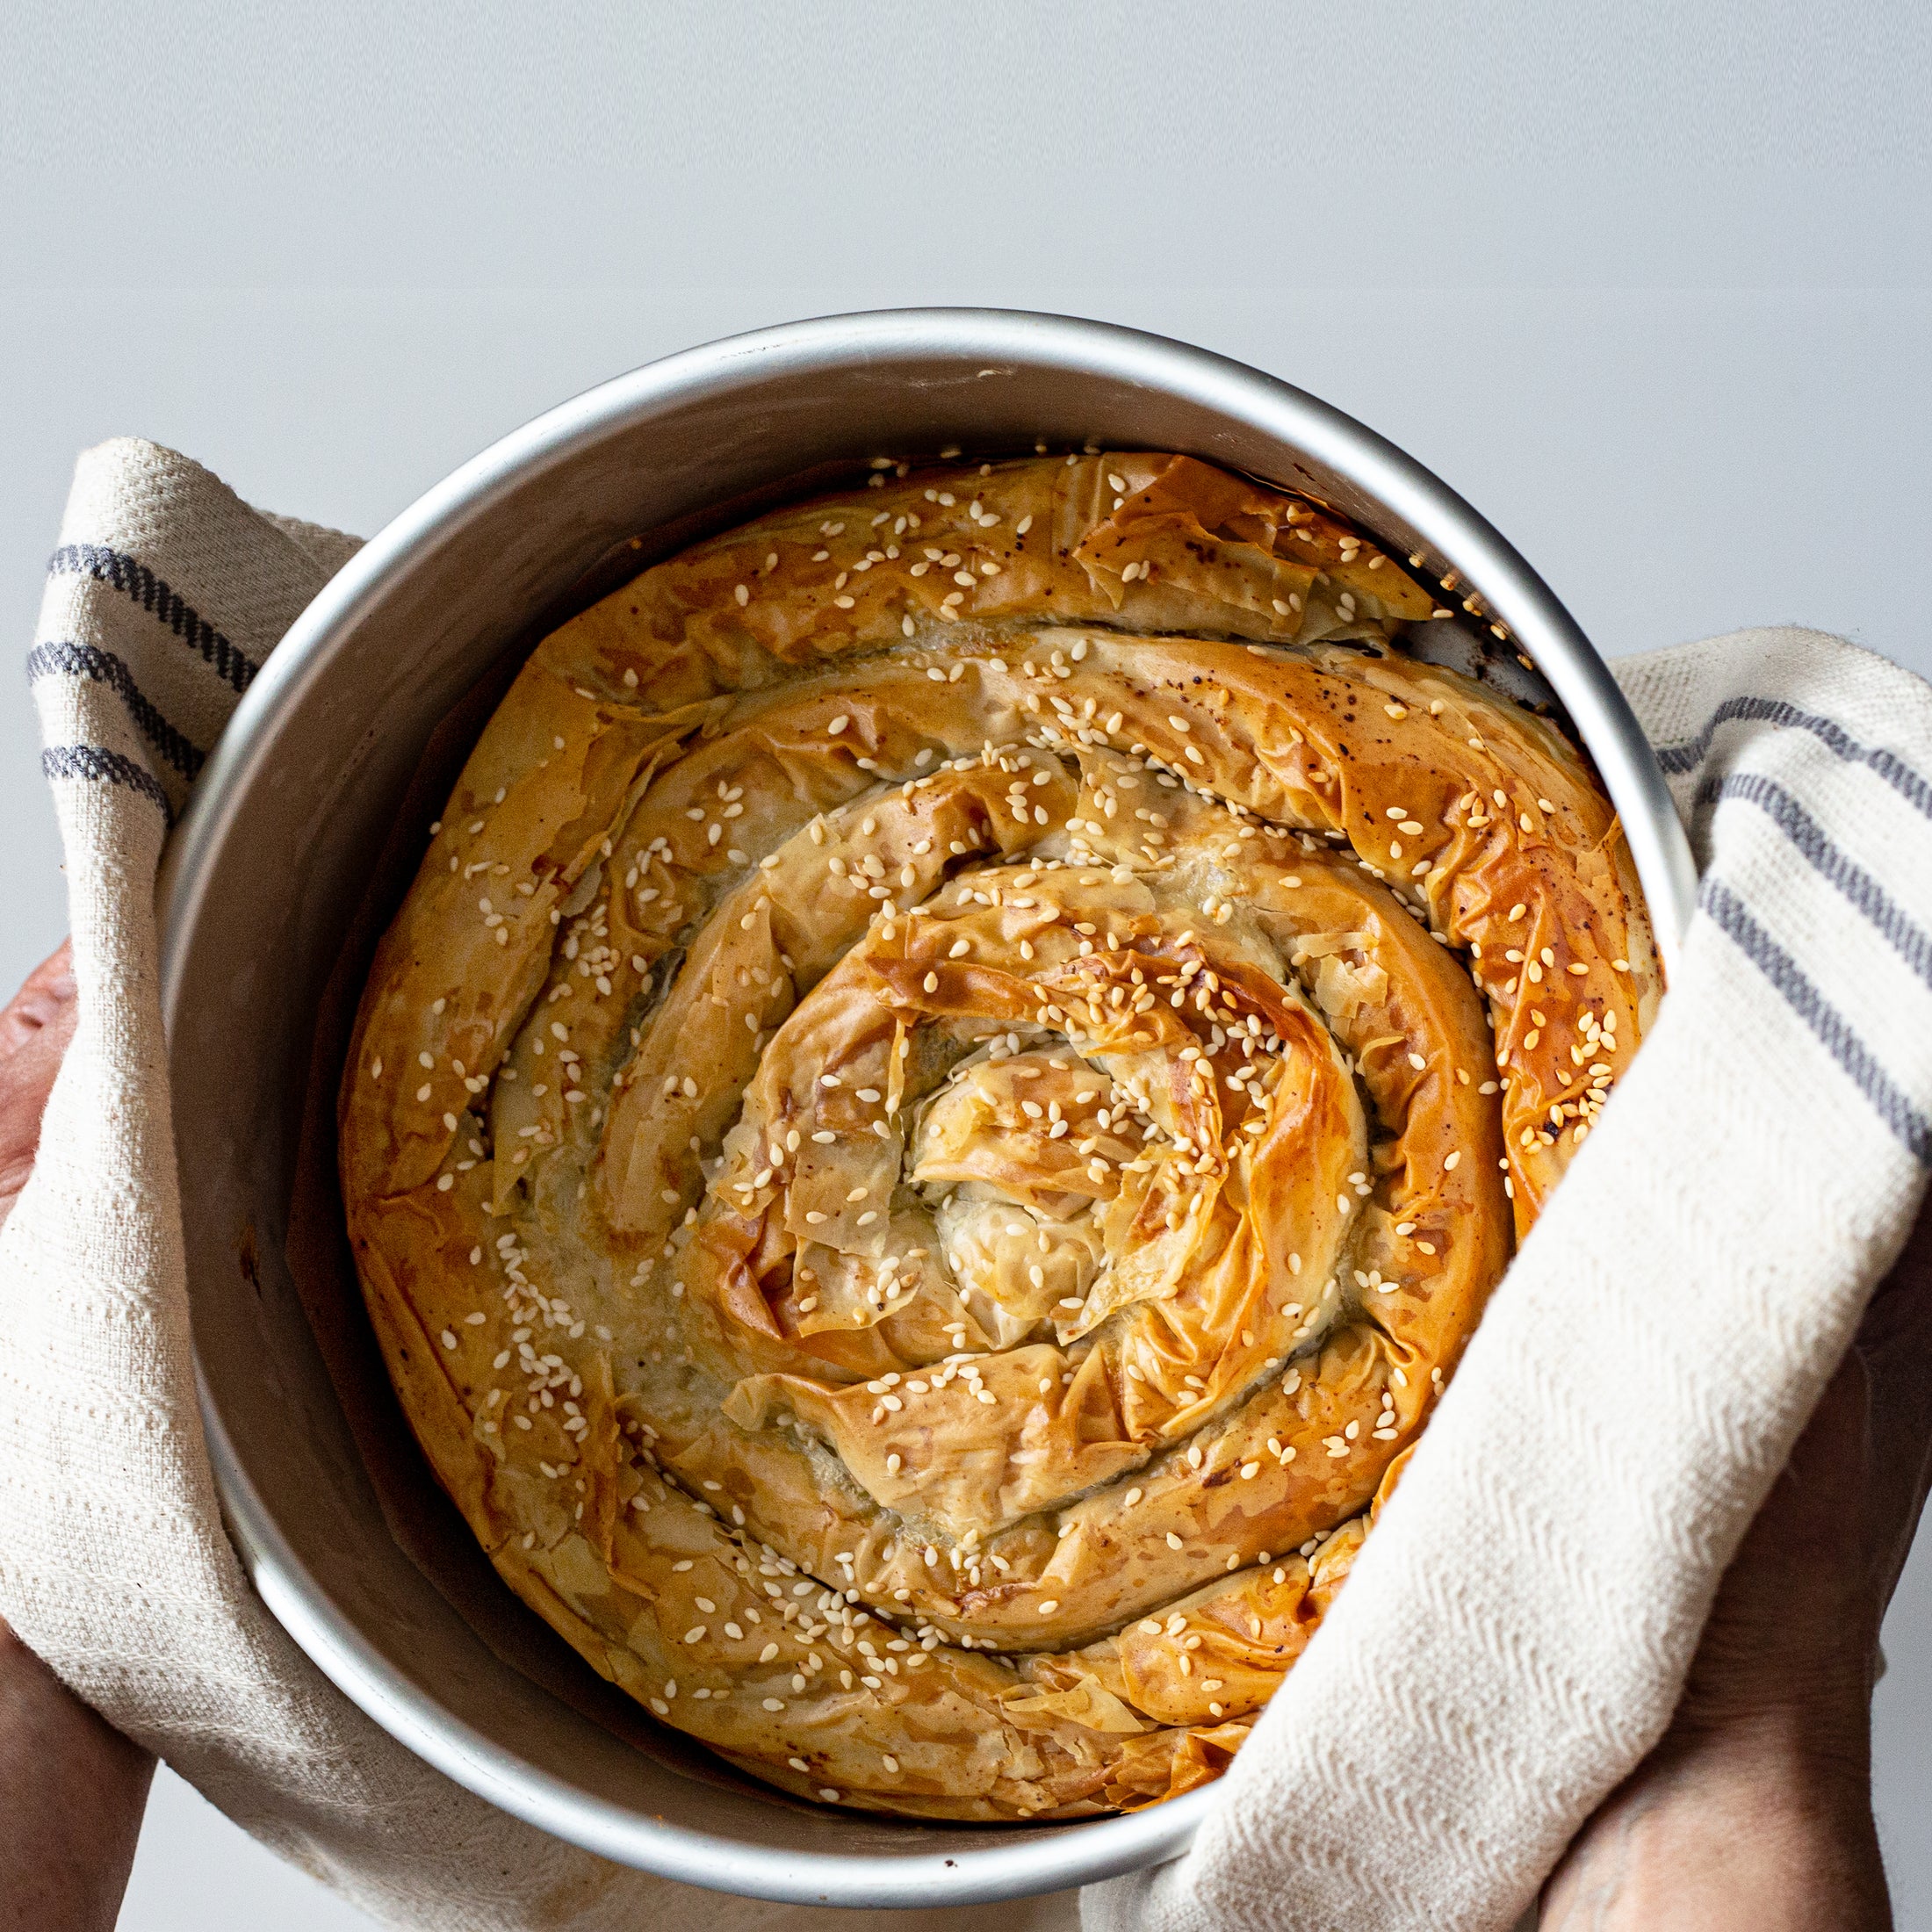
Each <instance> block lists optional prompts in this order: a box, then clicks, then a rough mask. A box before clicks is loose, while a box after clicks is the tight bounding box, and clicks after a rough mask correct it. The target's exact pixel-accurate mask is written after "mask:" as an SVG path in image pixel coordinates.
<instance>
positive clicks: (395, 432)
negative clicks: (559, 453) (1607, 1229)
mask: <svg viewBox="0 0 1932 1932" xmlns="http://www.w3.org/2000/svg"><path fill="white" fill-rule="evenodd" d="M1590 11H1591V17H1590V18H1584V17H1583V15H1582V10H1575V9H1570V8H1568V7H1564V6H1560V5H1557V4H1547V5H1545V6H1541V7H1533V6H1532V7H1521V6H1504V5H1500V4H1497V5H1478V4H1461V5H1458V4H1445V0H1438V4H1420V0H1401V4H1384V5H1381V6H1375V7H1373V8H1370V7H1362V8H1347V9H1329V10H1323V11H1313V10H1308V9H1304V8H1301V7H1295V6H1289V5H1258V4H1234V5H1223V6H1219V7H1215V8H1214V9H1211V10H1210V9H1206V8H1202V9H1184V8H1176V7H1163V8H1157V7H1154V6H1151V5H1147V6H1136V5H1124V4H1123V5H1099V4H1085V5H1079V4H1067V0H1062V4H1059V5H1057V6H1056V7H1051V8H1034V7H1028V6H1025V5H1020V4H1011V0H980V4H968V5H961V6H956V7H952V8H948V9H946V10H943V11H941V10H935V9H908V8H905V7H903V6H888V5H883V4H871V0H848V4H842V5H840V6H837V7H833V6H826V5H822V4H809V0H790V4H787V5H785V6H784V7H783V8H782V9H780V8H778V7H759V6H753V5H740V4H728V0H708V4H702V5H691V6H680V5H656V6H653V5H648V4H645V5H638V4H631V5H627V6H616V5H612V6H606V7H591V6H582V5H551V6H546V7H541V8H531V7H526V6H522V5H515V6H511V5H502V4H484V5H472V6H467V7H464V8H461V9H456V8H451V7H448V6H437V5H418V6H415V7H412V8H409V9H395V8H389V7H381V8H378V7H376V6H374V5H372V4H367V0H354V4H349V0H342V4H335V5H333V6H329V7H327V8H322V7H306V8H305V7H301V6H298V5H288V6H283V7H278V8H277V9H275V10H273V11H268V10H263V11H259V12H256V13H247V12H243V11H238V10H234V9H228V8H220V7H215V6H210V5H205V4H187V0H170V4H169V6H168V8H167V9H166V10H165V11H162V10H158V9H155V8H151V7H145V6H141V5H137V4H132V0H94V4H79V5H75V4H68V5H62V6H61V7H60V8H59V9H58V11H55V10H54V9H53V8H51V7H42V6H39V5H29V6H26V7H25V8H23V7H21V6H20V5H18V4H16V5H15V6H13V7H11V8H9V9H7V10H5V13H4V18H0V634H4V635H5V636H7V637H11V638H12V640H13V648H14V649H16V650H17V651H18V652H21V653H23V654H24V653H25V650H26V648H27V647H28V645H30V643H31V642H32V632H33V625H34V618H35V611H36V608H37V604H38V599H39V591H40V570H41V566H42V564H43V562H44V559H45V556H46V553H47V551H48V549H49V548H50V547H51V545H52V542H53V536H54V526H55V523H56V521H57V519H58V516H59V513H60V506H61V498H62V494H63V493H64V490H65V487H66V480H67V476H68V470H69V467H70V465H71V462H72V458H73V455H74V452H75V451H76V450H77V449H79V448H81V447H83V445H85V444H87V443H90V442H93V441H96V440H97V439H98V438H100V437H102V436H108V435H111V434H116V433H121V432H133V433H137V434H140V435H143V436H152V437H155V438H156V439H158V440H160V441H162V442H164V443H171V444H173V445H175V446H176V447H177V448H180V449H183V450H185V451H189V452H191V454H193V455H195V456H197V457H198V458H201V459H202V460H203V461H205V462H206V463H208V464H210V465H212V466H213V468H215V469H216V470H217V471H219V472H220V473H221V474H222V475H223V476H224V477H226V478H227V479H228V480H229V481H230V482H232V483H233V484H234V486H235V487H236V488H238V489H239V490H240V491H241V493H242V494H244V495H245V496H247V497H249V499H250V500H251V501H255V502H257V503H261V504H263V505H264V506H267V507H270V508H276V509H280V510H285V511H288V512H292V513H294V514H297V515H303V516H306V517H310V518H314V519H317V520H321V521H324V522H328V523H335V524H337V525H339V526H341V527H343V528H346V529H350V530H358V531H362V532H364V533H366V532H369V531H371V530H375V529H376V528H377V527H378V526H379V525H380V524H381V523H383V522H384V521H385V520H386V518H387V517H389V516H390V515H393V514H394V512H395V511H397V510H398V509H400V508H401V507H402V506H403V505H404V504H405V503H407V501H409V500H410V499H411V498H412V497H413V496H415V494H417V493H418V492H419V491H421V490H422V488H424V487H427V486H428V485H429V484H430V483H431V482H433V481H434V480H435V479H436V478H437V477H438V476H440V475H441V474H442V473H443V472H444V471H446V470H447V469H449V468H450V467H451V465H453V464H455V463H456V462H458V461H459V460H460V459H461V458H464V457H466V456H468V455H470V454H472V452H473V451H475V450H476V449H477V448H479V446H480V445H482V444H483V443H487V442H488V441H489V440H491V439H492V438H493V437H494V436H497V435H498V434H500V433H501V431H503V430H504V429H508V428H509V427H511V426H513V425H514V424H515V423H516V422H519V421H521V420H522V419H523V418H524V417H526V416H528V415H532V414H534V413H535V412H537V410H539V409H541V408H543V407H545V406H546V405H548V404H549V403H551V402H553V401H556V400H559V399H560V398H562V397H564V396H566V395H567V394H569V393H572V392H573V391H575V390H577V389H580V388H582V387H584V386H588V384H590V383H593V382H595V381H596V380H598V379H599V378H602V377H604V376H608V375H610V374H613V373H615V372H616V371H620V370H622V369H624V368H627V367H630V366H631V365H633V364H637V363H639V362H642V361H645V360H647V359H649V358H650V357H654V356H658V355H660V354H663V353H665V352H667V351H669V350H674V349H677V348H680V347H682V346H684V345H686V344H688V343H690V342H697V341H701V340H703V339H705V338H708V337H710V336H714V335H722V334H726V333H729V332H732V331H734V330H738V329H742V328H752V327H755V326H757V325H759V324H761V323H764V322H768V321H780V320H783V319H785V318H788V317H791V316H796V315H803V314H816V313H823V312H825V311H828V310H837V309H846V308H858V307H868V306H886V305H891V304H898V303H914V302H983V303H994V304H1005V305H1011V306H1024V307H1034V308H1047V309H1056V310H1063V311H1071V312H1077V313H1080V314H1091V315H1098V316H1104V317H1107V318H1108V319H1111V320H1115V321H1125V322H1131V323H1135V324H1137V325H1139V326H1141V327H1144V328H1155V329H1159V330H1163V331H1164V332H1167V333H1169V334H1172V335H1179V336H1184V337H1186V338H1188V339H1190V340H1193V341H1195V342H1200V343H1203V344H1206V345H1207V346H1208V347H1211V348H1214V349H1216V350H1222V351H1224V352H1226V353H1228V354H1230V355H1234V356H1237V357H1242V358H1244V359H1245V360H1247V361H1249V362H1251V363H1254V364H1258V365H1259V366H1260V367H1262V368H1265V369H1267V370H1271V371H1275V372H1276V373H1279V374H1280V375H1283V376H1286V377H1287V378H1290V379H1292V380H1293V381H1294V382H1297V383H1299V384H1301V385H1302V386H1305V387H1307V388H1310V389H1312V390H1314V391H1316V393H1319V394H1321V395H1323V396H1325V397H1327V398H1329V399H1330V400H1332V401H1334V402H1336V403H1338V404H1339V405H1340V406H1341V407H1344V408H1345V409H1348V410H1350V411H1351V412H1352V413H1353V414H1355V415H1359V416H1360V417H1362V418H1364V419H1365V420H1366V421H1367V422H1371V423H1373V425H1374V426H1375V427H1377V428H1378V429H1381V430H1383V431H1384V432H1385V433H1387V434H1388V435H1389V436H1393V437H1394V438H1395V440H1396V441H1397V442H1399V443H1402V444H1403V445H1405V446H1406V447H1407V448H1408V449H1409V450H1410V451H1413V452H1414V453H1415V454H1416V455H1417V456H1418V457H1420V458H1422V460H1423V461H1424V462H1425V463H1427V464H1429V465H1431V467H1433V468H1434V469H1436V470H1437V471H1438V472H1439V473H1440V474H1442V475H1443V476H1444V477H1445V478H1446V479H1448V480H1449V481H1450V482H1451V483H1453V485H1455V487H1457V488H1459V489H1460V490H1461V491H1462V492H1463V493H1464V494H1466V495H1467V496H1468V497H1469V498H1470V499H1471V500H1472V501H1474V502H1475V503H1476V504H1477V505H1478V506H1479V507H1480V508H1481V509H1482V510H1484V511H1485V512H1486V513H1487V514H1488V515H1489V516H1490V517H1491V518H1493V519H1494V520H1495V521H1496V523H1498V524H1499V525H1500V526H1501V527H1502V528H1503V530H1505V531H1506V532H1507V533H1508V534H1509V535H1510V537H1512V538H1513V539H1514V540H1515V541H1516V543H1517V544H1518V545H1519V546H1520V547H1521V548H1522V549H1523V551H1525V553H1526V554H1527V555H1528V556H1529V558H1530V559H1531V560H1532V562H1533V563H1535V564H1536V565H1537V566H1539V568H1540V569H1541V570H1542V572H1543V573H1544V574H1545V575H1546V577H1547V578H1548V579H1549V580H1550V581H1551V583H1552V584H1553V585H1554V587H1555V588H1556V590H1557V591H1558V593H1559V594H1560V595H1561V596H1563V597H1564V598H1565V599H1566V600H1567V601H1568V602H1569V604H1570V606H1571V608H1572V609H1573V610H1575V613H1576V615H1577V616H1578V617H1579V618H1580V619H1581V621H1582V624H1583V625H1584V627H1585V629H1586V630H1587V631H1590V634H1591V635H1592V636H1593V637H1594V638H1596V639H1597V642H1598V644H1599V645H1601V646H1602V648H1603V649H1604V651H1605V652H1608V653H1610V654H1611V655H1618V654H1622V653H1626V652H1636V651H1643V650H1648V649H1652V648H1654V647H1657V646H1661V645H1668V644H1671V643H1675V642H1677V641H1679V640H1681V639H1683V638H1692V637H1697V636H1700V635H1703V634H1705V633H1708V632H1711V631H1719V630H1728V629H1732V628H1735V627H1738V626H1741V625H1745V624H1756V623H1764V622H1775V621H1787V620H1796V621H1800V622H1804V623H1808V624H1817V625H1820V626H1822V627H1825V628H1827V629H1830V630H1835V631H1842V632H1844V633H1846V634H1848V635H1849V636H1851V637H1853V638H1857V639H1858V640H1859V641H1861V642H1863V643H1864V644H1867V645H1870V646H1871V648H1872V649H1874V650H1878V651H1883V652H1888V653H1890V654H1891V655H1892V656H1895V657H1897V658H1899V659H1900V660H1903V661H1905V662H1907V663H1908V664H1911V665H1913V666H1914V667H1915V668H1917V669H1919V670H1921V671H1923V672H1927V673H1928V674H1932V631H1928V624H1927V614H1926V606H1927V602H1928V599H1927V597H1926V595H1925V592H1924V590H1923V588H1921V585H1920V582H1919V573H1920V572H1921V570H1922V569H1923V568H1924V566H1925V562H1926V558H1927V532H1928V527H1932V486H1928V481H1927V472H1928V456H1927V446H1928V428H1932V412H1928V389H1932V379H1928V373H1927V371H1928V366H1932V137H1928V122H1927V119H1926V117H1925V114H1924V103H1925V101H1926V100H1927V98H1928V80H1932V30H1928V25H1927V18H1926V15H1925V12H1924V10H1922V9H1921V8H1917V7H1915V6H1913V5H1910V4H1899V0H1883V4H1870V0H1868V4H1863V5H1860V6H1857V7H1852V6H1849V5H1841V6H1836V7H1832V6H1826V7H1822V8H1821V7H1819V6H1817V5H1816V4H1755V5H1748V6H1747V5H1742V4H1703V5H1695V4H1692V5H1685V4H1677V5H1676V6H1669V7H1667V6H1664V5H1661V4H1646V0H1636V4H1626V5H1625V6H1623V7H1620V8H1618V9H1614V10H1611V9H1603V10H1590ZM36 749H37V734H36V728H35V724H34V719H33V717H32V708H31V705H30V704H29V703H28V700H27V697H26V694H25V688H24V684H23V682H22V681H20V680H19V679H18V677H16V679H15V680H14V681H13V682H12V683H11V687H10V686H9V685H8V684H7V683H6V682H5V681H4V680H0V824H4V826H5V837H4V840H0V905H4V906H5V907H6V908H7V913H6V917H5V918H4V919H0V980H4V981H5V982H6V983H7V984H9V985H11V983H12V982H13V981H14V980H16V979H17V978H18V977H19V976H20V974H22V973H23V972H24V971H25V970H26V969H27V967H28V966H30V965H31V964H32V962H34V961H35V960H37V959H38V958H40V956H41V955H43V954H44V953H45V952H47V950H49V949H50V948H52V946H53V945H54V943H55V942H56V941H57V940H58V939H59V937H60V935H61V932H62V931H63V929H64V926H65V918H66V915H65V908H64V899H63V887H62V883H61V875H60V870H59V866H60V854H59V850H58V847H57V842H56V840H55V837H54V820H53V814H52V811H51V809H50V807H49V805H48V804H47V798H46V797H45V794H44V790H43V788H42V786H41V784H40V779H39V776H38V772H37V768H36V761H35V754H36ZM1660 1292H1680V1293H1681V1292H1691V1290H1690V1287H1689V1285H1676V1284H1670V1283H1668V1282H1663V1283H1660ZM1928 1549H1932V1539H1924V1540H1923V1541H1921V1549H1920V1551H1919V1553H1918V1555H1917V1558H1916V1560H1915V1562H1914V1567H1913V1568H1912V1569H1911V1570H1910V1571H1909V1572H1908V1573H1907V1579H1906V1582H1905V1585H1904V1587H1903V1589H1902V1590H1901V1592H1900V1597H1899V1600H1898V1602H1897V1604H1895V1606H1894V1609H1893V1611H1892V1618H1891V1621H1890V1624H1889V1625H1888V1626H1887V1633H1886V1636H1887V1649H1888V1653H1889V1655H1890V1659H1891V1669H1890V1673H1889V1675H1888V1676H1887V1677H1886V1679H1885V1683H1883V1684H1882V1685H1881V1687H1880V1690H1879V1694H1878V1712H1877V1720H1876V1721H1877V1742H1878V1804H1879V1813H1880V1820H1881V1827H1882V1830H1883V1834H1884V1839H1885V1851H1886V1856H1887V1859H1888V1862H1889V1864H1890V1866H1891V1870H1892V1875H1893V1880H1894V1888H1895V1892H1896V1894H1897V1900H1898V1908H1899V1916H1900V1924H1901V1926H1903V1927H1905V1928H1918V1932H1932V1554H1928ZM271 1915H272V1919H273V1921H274V1922H276V1923H278V1924H280V1925H283V1926H286V1927H289V1928H324V1927H345V1926H348V1925H351V1924H356V1923H360V1922H363V1921H359V1920H358V1919H357V1916H356V1915H355V1914H351V1913H350V1912H348V1911H347V1910H346V1909H345V1908H343V1907H340V1906H339V1905H337V1904H336V1903H335V1901H334V1900H332V1899H331V1898H329V1897H328V1895H327V1894H325V1893H323V1892H321V1890H320V1888H318V1887H316V1886H315V1885H313V1884H312V1883H311V1882H310V1881H309V1880H307V1879H306V1878H301V1877H300V1876H299V1875H297V1874H295V1873H293V1872H292V1871H287V1870H286V1869H285V1868H282V1867H279V1866H278V1865H277V1864H275V1863H274V1862H273V1861H272V1860H271V1859H270V1858H269V1857H268V1856H267V1855H266V1854H265V1853H263V1852H261V1851H259V1850H258V1849H256V1847H254V1846H253V1844H252V1843H251V1842H249V1841H248V1840H247V1839H245V1838H244V1837H243V1836H242V1835H241V1834H240V1833H239V1832H238V1831H236V1830H235V1829H234V1827H231V1826H229V1825H227V1823H226V1821H225V1820H221V1819H220V1818H219V1817H218V1816H217V1815H216V1814H214V1813H212V1812H211V1811H210V1810H209V1809H208V1807H207V1806H205V1805H204V1804H202V1803H201V1801H200V1800H199V1799H198V1798H196V1797H195V1796H194V1795H193V1793H192V1792H191V1791H189V1790H188V1789H187V1788H186V1787H185V1786H184V1785H183V1784H179V1783H178V1781H174V1780H172V1779H170V1778H169V1777H168V1776H167V1775H166V1774H165V1773H164V1774H163V1777H162V1781H161V1783H160V1784H159V1785H158V1786H157V1791H156V1796H155V1804H154V1806H153V1808H152V1811H151V1813H150V1816H149V1820H148V1828H147V1832H146V1834H145V1835H144V1837H143V1840H142V1844H141V1855H140V1858H139V1861H138V1863H137V1864H136V1868H135V1876H134V1882H133V1888H132V1890H131V1892H130V1895H129V1900H128V1903H127V1906H126V1912H125V1914H124V1917H123V1924H124V1926H126V1927H127V1928H131V1932H159V1928H174V1927H176V1926H181V1927H184V1928H185V1927H188V1926H190V1925H192V1926H193V1927H194V1928H196V1932H221V1928H227V1927H230V1926H233V1927H236V1928H240V1927H244V1926H251V1927H252V1926H254V1925H257V1924H260V1923H263V1922H267V1921H270V1917H271Z"/></svg>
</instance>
